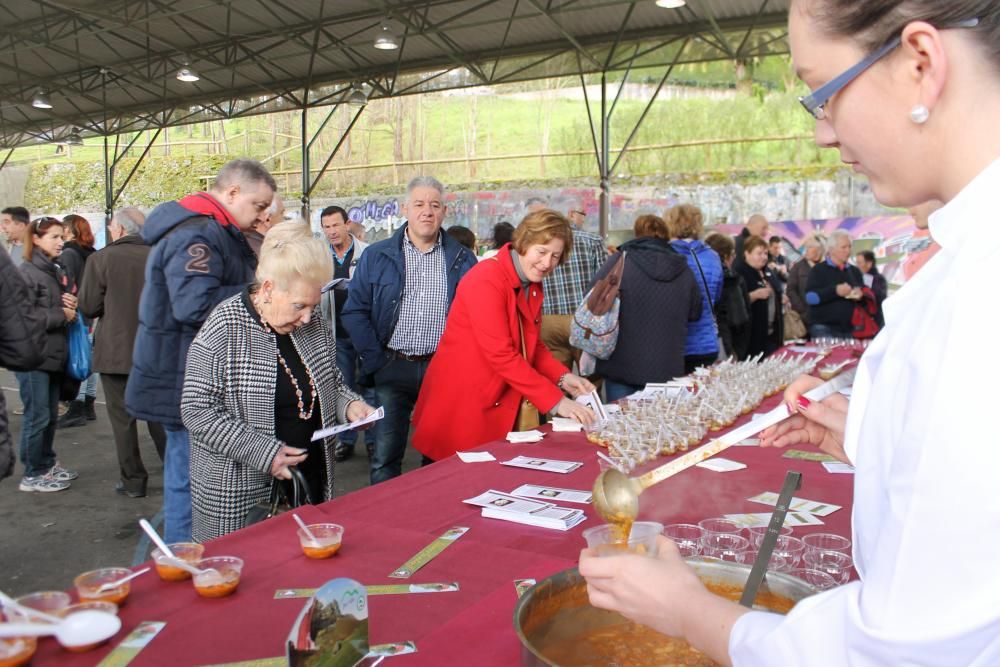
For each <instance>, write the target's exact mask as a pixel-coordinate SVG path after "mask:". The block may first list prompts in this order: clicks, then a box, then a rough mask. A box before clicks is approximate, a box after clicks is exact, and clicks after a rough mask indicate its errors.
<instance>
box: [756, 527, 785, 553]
mask: <svg viewBox="0 0 1000 667" xmlns="http://www.w3.org/2000/svg"><path fill="white" fill-rule="evenodd" d="M747 530H748V531H749V532H750V545H751V546H752V547H753V548H754V549H760V543H761V542H763V541H764V535H765V534H766V533H767V526H754V527H752V528H747ZM791 534H792V529H791V528H789V527H788V526H782V527H781V530H779V531H778V537H788V536H789V535H791Z"/></svg>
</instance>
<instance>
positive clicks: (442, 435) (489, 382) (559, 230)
mask: <svg viewBox="0 0 1000 667" xmlns="http://www.w3.org/2000/svg"><path fill="white" fill-rule="evenodd" d="M572 244H573V232H572V229H571V228H570V224H569V221H568V220H566V218H564V217H563V216H562V215H560V214H559V213H556V212H555V211H553V210H551V209H542V210H539V211H535V212H534V213H529V214H528V215H527V216H526V217H525V218H524V220H522V221H521V224H520V225H518V227H517V229H516V230H514V236H513V239H512V241H511V242H510V243H509V244H507V245H505V246H503V247H502V248H500V252H498V253H497V254H496V255H494V256H493V257H491V258H489V259H487V260H484V261H482V262H479V264H477V265H476V266H474V267H473V268H472V269H471V270H470V271H469V273H468V274H466V276H465V277H464V278H462V281H461V282H460V283H459V284H458V291H457V292H456V294H455V301H454V302H453V303H452V305H451V311H450V312H449V313H448V320H447V322H446V323H445V327H444V334H442V336H441V342H440V343H439V344H438V348H437V352H436V353H435V354H434V358H433V360H432V361H431V363H430V366H429V367H428V369H427V375H426V376H424V382H423V385H422V386H421V387H420V395H419V397H418V398H417V404H416V407H415V408H414V410H413V446H414V448H416V449H417V450H418V451H420V452H421V453H423V455H424V456H425V457H426V459H428V460H431V461H437V460H440V459H442V458H445V457H448V456H451V455H452V454H454V453H455V452H460V451H463V450H467V449H472V448H474V447H478V446H479V445H481V444H483V443H485V442H489V441H490V440H496V439H498V438H502V437H504V435H505V434H506V433H508V432H509V431H511V430H514V428H515V423H516V421H517V419H518V415H519V412H521V411H524V410H528V411H530V410H532V409H535V410H538V411H539V412H540V413H553V414H556V415H559V416H560V417H569V418H571V419H576V420H577V421H581V422H584V423H589V422H591V421H593V419H594V415H593V413H591V412H590V410H589V409H587V408H585V407H583V406H582V405H580V404H579V403H577V402H575V401H573V400H572V399H570V398H567V397H566V394H567V393H568V394H570V395H572V396H579V395H580V394H583V393H586V392H589V391H593V390H594V386H593V385H592V384H591V383H590V382H588V381H587V380H585V379H583V378H581V377H578V376H576V375H574V374H572V373H571V372H570V371H569V369H568V368H566V367H565V366H563V365H562V364H561V363H559V362H558V361H556V360H555V358H554V357H553V356H552V353H551V352H549V350H548V349H547V348H546V347H545V345H543V344H542V342H541V340H540V339H539V321H540V319H541V313H542V299H543V298H544V297H545V295H544V293H543V290H542V280H543V279H544V278H545V276H547V275H548V274H550V273H551V272H552V270H553V269H555V268H556V267H557V266H558V265H560V264H562V263H563V262H565V261H566V257H567V256H568V254H569V251H570V249H571V247H572ZM524 399H527V400H528V401H529V402H530V407H529V406H523V405H522V403H523V402H524ZM463 415H464V417H462V416H463ZM456 416H458V418H456Z"/></svg>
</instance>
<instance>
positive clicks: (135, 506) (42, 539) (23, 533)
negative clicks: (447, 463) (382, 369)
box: [0, 370, 420, 596]
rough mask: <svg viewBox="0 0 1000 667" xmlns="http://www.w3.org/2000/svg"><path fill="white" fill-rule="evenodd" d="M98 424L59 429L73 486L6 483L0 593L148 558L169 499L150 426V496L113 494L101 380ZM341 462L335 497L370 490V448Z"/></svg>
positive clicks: (145, 439)
mask: <svg viewBox="0 0 1000 667" xmlns="http://www.w3.org/2000/svg"><path fill="white" fill-rule="evenodd" d="M0 386H2V387H3V392H4V397H5V398H6V400H7V412H8V415H9V418H10V428H11V435H12V437H13V438H14V443H15V448H16V446H17V443H18V438H19V437H20V433H21V417H20V416H19V415H15V414H14V411H15V410H18V409H20V407H21V400H20V398H19V397H18V392H17V380H16V379H15V378H14V374H13V373H9V372H7V371H5V370H0ZM97 400H98V405H97V421H96V422H88V423H87V426H81V427H77V428H71V429H60V430H58V431H56V440H55V450H56V453H57V454H58V456H59V459H60V462H61V463H62V464H63V465H64V466H66V467H67V468H72V469H73V470H77V471H78V472H79V473H80V478H79V479H77V480H76V481H75V482H73V485H72V487H71V488H70V489H68V490H66V491H61V492H59V493H24V492H21V491H18V489H17V483H18V481H19V480H20V476H21V474H22V472H23V468H22V467H21V464H20V462H18V465H17V469H16V470H15V472H14V476H13V477H10V478H7V479H5V480H3V481H2V482H0V590H2V591H4V592H5V593H8V594H11V595H15V596H17V595H23V594H25V593H29V592H31V591H36V590H52V589H66V588H70V587H72V584H73V578H74V577H75V576H76V575H77V574H79V573H81V572H85V571H87V570H91V569H94V568H96V567H110V566H118V565H132V564H135V563H139V562H142V561H144V560H146V559H147V552H148V550H149V545H148V541H147V540H146V539H145V536H144V535H143V534H142V531H141V529H140V528H139V524H138V521H139V519H140V518H141V517H146V518H147V519H150V520H153V519H154V517H155V518H156V521H157V522H158V521H159V516H158V515H159V511H160V507H161V505H162V502H163V466H162V464H161V462H160V459H159V457H158V456H157V454H156V449H155V448H154V447H153V442H152V440H151V439H150V438H149V434H148V433H147V432H145V429H144V428H142V427H140V430H139V435H140V439H141V448H142V457H143V461H144V463H145V464H146V468H147V469H148V470H149V473H150V479H149V496H147V497H146V498H138V499H134V498H125V497H123V496H119V495H117V494H116V493H115V492H114V486H115V483H116V482H117V481H118V462H117V459H116V457H115V448H114V441H113V439H112V437H111V427H110V424H109V423H108V418H107V413H106V412H105V411H104V404H103V395H102V392H101V390H100V383H98V396H97ZM358 452H359V454H356V455H355V456H354V458H352V459H350V460H348V461H346V462H344V463H338V464H337V475H336V479H335V485H336V491H337V495H338V496H340V495H343V494H345V493H349V492H351V491H355V490H357V489H360V488H363V487H365V486H367V485H368V460H367V457H366V456H365V455H364V446H363V445H361V444H360V443H359V446H358ZM419 465H420V455H419V454H417V453H415V452H414V451H413V450H408V451H407V456H406V460H405V461H404V468H403V469H404V471H406V470H412V469H413V468H416V467H417V466H419Z"/></svg>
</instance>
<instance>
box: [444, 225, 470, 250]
mask: <svg viewBox="0 0 1000 667" xmlns="http://www.w3.org/2000/svg"><path fill="white" fill-rule="evenodd" d="M447 231H448V236H450V237H451V238H453V239H455V240H456V241H458V242H459V243H461V244H462V245H464V246H465V247H466V248H468V249H469V250H472V251H473V252H475V250H476V235H475V234H473V233H472V230H471V229H469V228H468V227H463V226H462V225H452V226H451V227H449V228H448V230H447Z"/></svg>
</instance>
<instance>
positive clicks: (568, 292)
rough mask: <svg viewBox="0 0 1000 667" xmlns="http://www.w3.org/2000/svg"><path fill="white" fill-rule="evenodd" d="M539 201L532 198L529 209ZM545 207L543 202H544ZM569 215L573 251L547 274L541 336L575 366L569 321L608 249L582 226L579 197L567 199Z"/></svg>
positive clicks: (583, 214)
mask: <svg viewBox="0 0 1000 667" xmlns="http://www.w3.org/2000/svg"><path fill="white" fill-rule="evenodd" d="M538 205H540V202H531V201H530V202H529V204H528V209H529V211H530V210H531V208H532V206H538ZM541 206H542V207H543V208H544V204H543V203H541ZM566 213H567V215H566V217H567V218H569V221H570V222H572V223H573V251H572V252H570V254H569V258H568V259H567V260H566V262H565V263H564V264H562V265H560V266H557V267H556V269H555V270H554V271H553V272H552V273H551V274H549V275H548V276H547V277H546V278H545V282H544V283H543V286H544V290H545V300H544V301H543V302H542V331H541V338H542V342H543V343H545V346H546V347H547V348H549V351H550V352H552V356H554V357H555V358H556V359H557V360H558V361H560V362H561V363H562V364H563V365H565V366H566V368H572V367H573V362H574V361H579V359H580V351H579V350H577V349H575V348H573V347H571V346H570V344H569V325H570V323H571V322H572V321H573V313H575V312H576V309H577V307H578V306H579V305H580V303H581V302H582V301H583V297H585V296H586V295H587V290H588V289H589V288H590V281H591V280H592V279H593V278H594V274H596V273H597V271H598V270H599V269H600V268H601V267H602V266H603V265H604V262H605V260H607V258H608V250H607V247H606V246H605V245H604V240H603V239H602V238H601V237H600V236H598V235H597V234H592V233H591V232H587V231H584V230H583V225H584V223H585V222H586V221H587V214H586V212H585V211H584V210H583V204H582V203H581V202H580V201H579V200H571V201H570V202H569V203H568V208H567V211H566Z"/></svg>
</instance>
